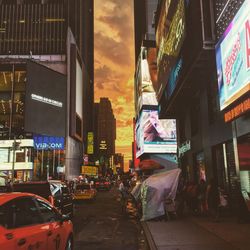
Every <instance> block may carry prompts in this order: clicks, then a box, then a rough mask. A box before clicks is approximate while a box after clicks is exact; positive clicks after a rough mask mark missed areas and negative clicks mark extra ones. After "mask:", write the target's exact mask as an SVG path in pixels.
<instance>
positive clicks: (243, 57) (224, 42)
mask: <svg viewBox="0 0 250 250" xmlns="http://www.w3.org/2000/svg"><path fill="white" fill-rule="evenodd" d="M249 10H250V1H249V0H246V1H245V2H244V3H243V5H242V7H241V8H240V9H239V11H238V12H237V14H236V16H235V17H234V19H233V20H232V22H231V23H230V25H229V26H228V28H227V30H226V31H225V33H224V34H223V36H222V38H221V39H220V41H219V42H218V44H217V45H216V64H217V76H218V89H219V98H220V109H221V110H224V109H225V108H227V107H228V106H229V105H231V104H232V103H234V102H235V101H236V100H238V99H239V98H240V97H241V96H243V95H244V94H246V93H247V92H249V91H250V11H249Z"/></svg>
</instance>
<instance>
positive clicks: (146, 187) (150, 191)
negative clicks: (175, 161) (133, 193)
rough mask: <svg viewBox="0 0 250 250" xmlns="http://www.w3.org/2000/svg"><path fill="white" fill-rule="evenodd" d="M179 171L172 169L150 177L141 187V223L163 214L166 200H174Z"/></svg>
mask: <svg viewBox="0 0 250 250" xmlns="http://www.w3.org/2000/svg"><path fill="white" fill-rule="evenodd" d="M180 173H181V170H180V169H173V170H169V171H166V172H162V173H158V174H154V175H151V176H150V177H149V178H147V179H146V180H145V181H144V182H143V183H142V186H141V202H142V219H141V220H142V221H145V220H150V219H153V218H156V217H159V216H162V215H164V214H165V210H164V202H165V200H166V199H175V196H176V191H177V186H178V181H179V176H180Z"/></svg>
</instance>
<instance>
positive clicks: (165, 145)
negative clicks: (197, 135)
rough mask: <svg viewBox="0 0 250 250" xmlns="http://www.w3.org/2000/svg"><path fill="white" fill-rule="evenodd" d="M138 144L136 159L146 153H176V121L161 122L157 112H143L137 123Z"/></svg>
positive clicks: (165, 120)
mask: <svg viewBox="0 0 250 250" xmlns="http://www.w3.org/2000/svg"><path fill="white" fill-rule="evenodd" d="M136 144H137V145H136V150H137V151H136V157H139V156H140V155H142V154H144V153H176V151H177V143H176V120H174V119H162V120H161V119H159V118H158V111H157V110H143V111H142V112H141V115H140V118H139V119H138V121H137V123H136Z"/></svg>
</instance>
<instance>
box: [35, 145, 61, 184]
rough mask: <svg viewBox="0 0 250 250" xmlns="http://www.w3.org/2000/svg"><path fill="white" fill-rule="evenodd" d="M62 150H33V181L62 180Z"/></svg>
mask: <svg viewBox="0 0 250 250" xmlns="http://www.w3.org/2000/svg"><path fill="white" fill-rule="evenodd" d="M64 177H65V151H64V150H50V149H47V150H34V175H33V179H34V180H48V179H64Z"/></svg>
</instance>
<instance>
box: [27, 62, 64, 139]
mask: <svg viewBox="0 0 250 250" xmlns="http://www.w3.org/2000/svg"><path fill="white" fill-rule="evenodd" d="M66 84H67V82H66V76H65V75H63V74H60V73H58V72H56V71H53V70H51V69H49V68H47V67H45V66H43V65H40V64H38V63H35V62H31V61H29V62H28V63H27V86H26V93H25V125H24V126H25V131H27V132H32V133H36V134H43V135H51V136H65V123H66V87H67V86H66Z"/></svg>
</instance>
